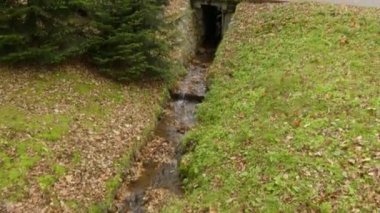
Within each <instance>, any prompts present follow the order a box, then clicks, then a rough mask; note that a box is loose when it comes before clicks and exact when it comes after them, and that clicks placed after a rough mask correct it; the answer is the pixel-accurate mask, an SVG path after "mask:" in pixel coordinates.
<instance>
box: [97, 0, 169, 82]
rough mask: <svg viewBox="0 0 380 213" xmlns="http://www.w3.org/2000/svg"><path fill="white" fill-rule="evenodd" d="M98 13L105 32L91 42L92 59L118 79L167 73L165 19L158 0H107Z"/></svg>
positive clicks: (99, 21)
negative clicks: (162, 33)
mask: <svg viewBox="0 0 380 213" xmlns="http://www.w3.org/2000/svg"><path fill="white" fill-rule="evenodd" d="M98 5H100V7H101V8H103V9H102V10H98V12H97V13H96V14H95V15H96V16H95V20H96V28H97V29H98V30H99V31H100V32H101V33H100V34H99V35H97V36H96V37H95V38H94V40H93V41H92V42H93V43H92V44H91V50H90V51H89V52H90V54H91V60H92V62H94V63H95V64H96V65H99V66H100V67H101V68H102V69H101V70H102V71H103V72H104V73H105V74H107V75H110V76H111V77H114V78H116V79H117V80H122V81H123V80H129V79H133V78H137V77H141V76H163V75H165V70H167V69H166V68H167V67H166V64H167V63H165V52H166V51H165V50H166V46H165V45H164V44H165V43H164V42H163V41H160V40H159V36H158V31H159V28H160V27H161V23H162V21H161V20H160V19H159V16H160V3H159V2H158V1H155V0H144V1H141V0H116V1H112V2H103V3H101V4H98Z"/></svg>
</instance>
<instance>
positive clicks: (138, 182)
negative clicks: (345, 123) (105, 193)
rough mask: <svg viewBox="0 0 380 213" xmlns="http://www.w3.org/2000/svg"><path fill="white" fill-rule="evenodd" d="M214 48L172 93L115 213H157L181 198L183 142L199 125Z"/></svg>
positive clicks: (204, 51)
mask: <svg viewBox="0 0 380 213" xmlns="http://www.w3.org/2000/svg"><path fill="white" fill-rule="evenodd" d="M214 52H215V50H214V49H213V48H201V49H200V51H198V53H197V55H196V56H195V57H194V58H193V60H192V62H191V63H190V65H189V66H188V73H187V75H186V76H185V77H184V78H183V80H182V81H180V82H178V84H177V86H176V87H175V88H174V89H173V90H172V91H171V97H172V99H171V101H170V102H169V103H168V104H167V107H166V108H165V111H164V113H163V116H162V117H161V119H160V121H159V123H158V126H157V128H156V129H155V134H154V137H153V139H152V140H151V141H149V142H148V143H147V144H146V146H145V147H143V148H142V150H141V152H140V153H139V154H138V156H137V157H136V160H135V162H134V163H133V165H132V167H131V169H130V170H129V171H128V174H127V175H126V176H127V178H126V180H125V182H124V183H123V186H122V187H121V188H120V189H119V192H118V194H117V195H116V199H115V205H114V208H115V209H114V210H113V211H116V212H135V213H140V212H157V211H158V210H159V209H160V208H162V206H163V205H164V203H165V201H166V200H168V199H169V198H170V197H178V196H182V186H181V179H180V174H179V169H178V166H179V162H180V160H181V155H182V153H183V147H182V146H181V141H182V139H183V136H184V134H185V133H186V132H187V131H188V130H189V129H190V128H191V127H193V125H194V124H195V122H196V119H195V111H196V106H197V104H199V103H200V102H201V101H202V100H203V98H204V96H205V94H206V74H207V73H206V72H207V69H208V67H209V65H210V64H211V62H212V59H213V57H214Z"/></svg>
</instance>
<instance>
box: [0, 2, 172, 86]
mask: <svg viewBox="0 0 380 213" xmlns="http://www.w3.org/2000/svg"><path fill="white" fill-rule="evenodd" d="M163 3H164V1H163V0H113V1H102V0H55V1H51V0H6V1H2V2H1V3H0V63H6V64H57V63H62V62H66V61H67V60H68V59H70V58H78V57H84V58H87V59H89V61H90V62H91V63H93V64H95V65H96V66H97V67H98V68H99V70H100V71H101V72H102V73H103V74H106V75H107V76H110V77H112V78H114V79H116V80H121V81H122V80H128V79H135V78H138V77H146V76H149V77H151V76H160V77H162V76H165V75H166V73H167V72H166V70H168V69H167V66H166V65H167V63H166V62H165V53H166V45H165V42H163V41H162V40H159V37H160V36H159V29H160V27H161V25H162V24H161V23H163V22H162V20H161V8H162V7H161V5H162V4H163Z"/></svg>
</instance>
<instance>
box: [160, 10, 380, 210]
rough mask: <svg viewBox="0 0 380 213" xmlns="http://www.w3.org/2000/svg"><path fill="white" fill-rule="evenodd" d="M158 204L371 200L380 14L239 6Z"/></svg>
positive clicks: (309, 204)
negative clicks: (178, 168) (177, 187)
mask: <svg viewBox="0 0 380 213" xmlns="http://www.w3.org/2000/svg"><path fill="white" fill-rule="evenodd" d="M231 25H232V26H231V30H230V31H229V32H228V34H227V35H226V37H225V40H224V41H223V43H222V44H221V46H220V49H219V50H218V53H217V57H216V60H215V63H214V65H213V67H212V68H211V76H212V77H211V79H212V80H211V90H210V92H209V94H208V96H207V98H206V101H205V102H204V103H203V104H202V105H201V107H200V108H199V111H198V119H199V125H198V126H197V127H196V128H195V129H194V130H193V131H192V132H191V133H190V134H189V135H188V136H187V141H188V142H189V141H193V142H195V144H196V147H195V148H194V150H192V151H191V152H190V153H189V154H187V155H186V156H185V157H184V159H183V163H182V172H183V174H184V176H185V192H186V193H185V197H184V198H183V199H182V200H177V201H174V202H173V203H172V204H171V205H169V206H168V207H167V208H166V209H165V210H166V211H167V212H182V211H193V212H199V211H209V212H217V211H220V212H238V211H245V212H257V211H259V212H278V211H281V212H294V211H301V210H303V211H304V210H308V211H321V212H331V211H338V210H339V211H341V212H347V211H354V210H361V211H364V212H366V211H367V212H370V211H374V210H375V209H378V208H379V206H380V196H379V195H380V181H379V180H380V177H379V169H380V135H379V134H380V120H379V119H380V117H379V115H380V114H379V113H380V111H379V107H380V90H379V85H380V31H379V30H380V11H379V10H378V9H359V8H354V7H343V6H332V5H317V4H310V3H302V4H296V3H289V4H276V5H270V4H258V5H254V4H248V3H242V4H240V5H239V6H238V8H237V11H236V14H235V18H234V20H233V22H232V23H231Z"/></svg>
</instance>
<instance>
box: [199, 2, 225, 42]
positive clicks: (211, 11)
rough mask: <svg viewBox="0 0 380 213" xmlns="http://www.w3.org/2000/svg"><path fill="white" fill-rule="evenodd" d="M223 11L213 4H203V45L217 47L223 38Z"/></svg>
mask: <svg viewBox="0 0 380 213" xmlns="http://www.w3.org/2000/svg"><path fill="white" fill-rule="evenodd" d="M222 15H223V14H222V11H221V10H220V9H219V8H218V7H216V6H211V5H202V16H203V27H204V37H203V46H205V47H210V48H216V47H217V46H218V44H219V42H220V41H221V39H222V28H223V26H222V24H223V23H222Z"/></svg>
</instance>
